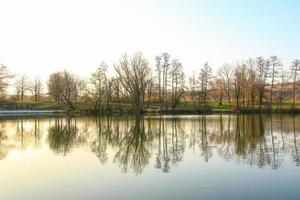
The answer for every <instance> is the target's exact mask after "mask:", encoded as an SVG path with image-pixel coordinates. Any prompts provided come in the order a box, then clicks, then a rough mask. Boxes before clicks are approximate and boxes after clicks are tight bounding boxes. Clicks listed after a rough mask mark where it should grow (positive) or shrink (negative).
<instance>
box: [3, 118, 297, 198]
mask: <svg viewBox="0 0 300 200" xmlns="http://www.w3.org/2000/svg"><path fill="white" fill-rule="evenodd" d="M0 126H1V129H0V177H1V178H0V180H1V190H0V199H8V200H15V199H26V200H27V199H51V200H53V199H63V200H69V199H70V200H71V199H72V200H74V199H88V200H89V199H95V200H98V199H99V200H101V199H104V200H106V199H130V200H142V199H164V200H168V199H170V200H171V199H172V200H174V199H178V200H179V199H180V200H181V199H185V200H189V199H272V200H274V199H299V197H300V116H297V115H296V116H293V115H279V114H278V115H277V114H273V115H257V114H256V115H225V114H223V115H221V114H218V115H203V116H201V115H192V116H190V115H180V116H170V115H165V116H158V115H157V116H144V117H135V116H122V117H73V118H71V117H58V118H55V117H50V118H46V117H39V118H17V119H1V120H0Z"/></svg>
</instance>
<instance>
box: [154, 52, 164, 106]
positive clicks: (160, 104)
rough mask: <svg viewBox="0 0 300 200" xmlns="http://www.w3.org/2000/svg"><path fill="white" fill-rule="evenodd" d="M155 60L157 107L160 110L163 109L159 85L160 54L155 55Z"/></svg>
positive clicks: (160, 86)
mask: <svg viewBox="0 0 300 200" xmlns="http://www.w3.org/2000/svg"><path fill="white" fill-rule="evenodd" d="M155 61H156V69H155V70H156V72H157V88H158V96H159V108H160V110H162V109H163V103H162V91H161V90H162V85H161V70H162V69H161V68H162V67H161V56H156V57H155Z"/></svg>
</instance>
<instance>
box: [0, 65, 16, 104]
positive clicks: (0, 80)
mask: <svg viewBox="0 0 300 200" xmlns="http://www.w3.org/2000/svg"><path fill="white" fill-rule="evenodd" d="M13 77H14V75H12V74H11V73H10V71H9V69H8V68H7V67H6V66H5V65H3V64H1V65H0V99H2V98H3V97H4V96H5V92H6V88H7V86H8V80H9V79H11V78H13Z"/></svg>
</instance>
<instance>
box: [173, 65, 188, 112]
mask: <svg viewBox="0 0 300 200" xmlns="http://www.w3.org/2000/svg"><path fill="white" fill-rule="evenodd" d="M170 75H171V88H172V93H171V94H172V109H173V110H175V108H176V106H177V105H178V104H179V102H180V98H181V97H182V95H183V94H184V93H185V85H184V82H185V79H184V78H185V76H184V73H183V69H182V63H180V62H179V61H178V60H176V59H175V60H173V61H172V65H171V71H170Z"/></svg>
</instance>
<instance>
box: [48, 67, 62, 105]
mask: <svg viewBox="0 0 300 200" xmlns="http://www.w3.org/2000/svg"><path fill="white" fill-rule="evenodd" d="M47 86H48V93H49V95H50V96H51V97H52V98H53V99H54V100H55V101H56V102H57V103H58V104H60V103H61V99H62V93H61V89H60V88H61V87H62V75H61V72H55V73H53V74H51V75H50V76H49V80H48V83H47Z"/></svg>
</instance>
